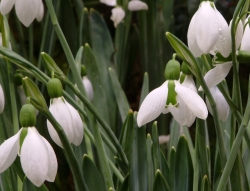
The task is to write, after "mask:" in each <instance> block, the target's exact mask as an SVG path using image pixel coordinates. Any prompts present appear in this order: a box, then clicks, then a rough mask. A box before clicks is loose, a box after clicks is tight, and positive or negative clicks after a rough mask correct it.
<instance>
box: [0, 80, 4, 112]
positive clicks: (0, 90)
mask: <svg viewBox="0 0 250 191" xmlns="http://www.w3.org/2000/svg"><path fill="white" fill-rule="evenodd" d="M4 105H5V98H4V92H3V88H2V85H1V84H0V113H3V110H4Z"/></svg>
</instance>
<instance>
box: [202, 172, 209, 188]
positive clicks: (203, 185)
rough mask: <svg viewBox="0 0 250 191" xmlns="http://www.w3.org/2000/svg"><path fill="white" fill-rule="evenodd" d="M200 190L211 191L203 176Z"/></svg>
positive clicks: (206, 179)
mask: <svg viewBox="0 0 250 191" xmlns="http://www.w3.org/2000/svg"><path fill="white" fill-rule="evenodd" d="M201 190H202V191H211V189H210V184H209V181H208V178H207V176H206V175H205V176H204V177H203V179H202V182H201Z"/></svg>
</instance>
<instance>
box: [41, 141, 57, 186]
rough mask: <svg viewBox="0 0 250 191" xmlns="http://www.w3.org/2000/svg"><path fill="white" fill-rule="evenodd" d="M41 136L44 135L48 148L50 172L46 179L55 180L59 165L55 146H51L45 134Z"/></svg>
mask: <svg viewBox="0 0 250 191" xmlns="http://www.w3.org/2000/svg"><path fill="white" fill-rule="evenodd" d="M41 137H42V140H43V143H44V145H45V146H46V148H47V155H48V158H49V166H48V174H47V177H46V180H47V181H49V182H54V180H55V178H56V173H57V167H58V164H57V159H56V154H55V152H54V150H53V148H52V147H51V145H50V144H49V142H48V141H47V140H46V139H45V138H44V137H43V136H41Z"/></svg>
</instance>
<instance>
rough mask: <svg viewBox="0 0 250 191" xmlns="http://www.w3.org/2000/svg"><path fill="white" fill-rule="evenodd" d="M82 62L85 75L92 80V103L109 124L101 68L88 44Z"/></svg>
mask: <svg viewBox="0 0 250 191" xmlns="http://www.w3.org/2000/svg"><path fill="white" fill-rule="evenodd" d="M84 64H85V66H86V68H87V71H88V72H87V75H88V77H89V79H90V81H91V82H92V86H93V91H94V98H93V100H92V102H93V105H94V106H95V107H96V108H98V111H99V113H100V114H101V115H102V117H103V118H104V119H105V121H106V122H107V123H108V124H109V122H110V121H109V112H107V111H111V108H109V109H108V105H107V100H106V98H107V94H106V93H105V87H104V86H105V84H104V83H105V82H104V81H103V78H102V75H101V73H102V72H101V71H102V70H101V68H100V67H99V66H98V65H97V62H96V58H95V55H94V53H93V51H92V50H91V48H90V47H89V45H88V44H85V46H84Z"/></svg>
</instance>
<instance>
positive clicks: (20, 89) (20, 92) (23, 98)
mask: <svg viewBox="0 0 250 191" xmlns="http://www.w3.org/2000/svg"><path fill="white" fill-rule="evenodd" d="M17 93H18V95H19V98H20V101H21V105H24V104H26V101H27V98H26V95H25V93H24V90H23V86H17Z"/></svg>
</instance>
